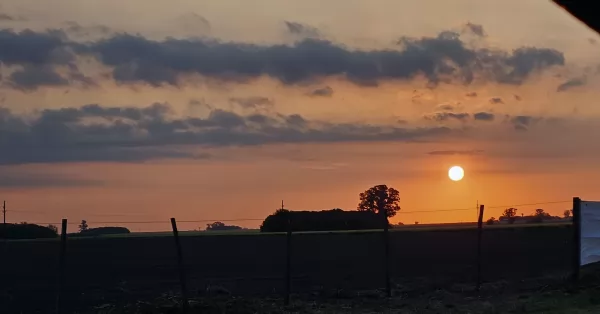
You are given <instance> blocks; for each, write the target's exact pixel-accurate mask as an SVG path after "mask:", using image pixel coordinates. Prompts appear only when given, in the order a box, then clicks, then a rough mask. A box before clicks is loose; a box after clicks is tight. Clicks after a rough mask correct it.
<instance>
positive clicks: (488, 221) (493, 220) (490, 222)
mask: <svg viewBox="0 0 600 314" xmlns="http://www.w3.org/2000/svg"><path fill="white" fill-rule="evenodd" d="M495 222H496V218H494V217H492V218H490V219H488V220H487V221H486V222H485V224H486V225H493V224H494V223H495Z"/></svg>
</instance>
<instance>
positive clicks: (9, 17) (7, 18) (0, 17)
mask: <svg viewBox="0 0 600 314" xmlns="http://www.w3.org/2000/svg"><path fill="white" fill-rule="evenodd" d="M16 20H17V18H16V17H14V16H12V15H8V14H6V13H1V12H0V21H16Z"/></svg>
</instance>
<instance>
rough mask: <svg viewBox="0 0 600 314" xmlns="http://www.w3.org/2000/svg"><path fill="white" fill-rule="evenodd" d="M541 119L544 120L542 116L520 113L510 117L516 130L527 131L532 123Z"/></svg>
mask: <svg viewBox="0 0 600 314" xmlns="http://www.w3.org/2000/svg"><path fill="white" fill-rule="evenodd" d="M540 120H542V118H541V117H534V116H526V115H519V116H512V117H509V120H508V121H509V122H510V123H511V124H512V126H513V127H514V129H515V130H518V131H526V130H527V129H529V127H530V126H531V125H532V124H534V123H536V122H538V121H540Z"/></svg>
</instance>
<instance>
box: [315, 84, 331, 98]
mask: <svg viewBox="0 0 600 314" xmlns="http://www.w3.org/2000/svg"><path fill="white" fill-rule="evenodd" d="M310 95H311V96H316V97H331V96H333V88H331V87H329V86H325V87H321V88H317V89H315V90H313V91H312V92H310Z"/></svg>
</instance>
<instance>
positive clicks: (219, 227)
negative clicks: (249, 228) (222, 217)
mask: <svg viewBox="0 0 600 314" xmlns="http://www.w3.org/2000/svg"><path fill="white" fill-rule="evenodd" d="M240 229H242V227H240V226H233V225H232V226H228V225H226V224H224V223H222V222H220V221H215V222H213V223H210V224H206V231H223V230H240Z"/></svg>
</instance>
